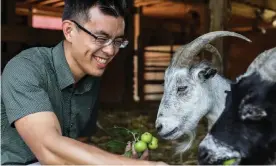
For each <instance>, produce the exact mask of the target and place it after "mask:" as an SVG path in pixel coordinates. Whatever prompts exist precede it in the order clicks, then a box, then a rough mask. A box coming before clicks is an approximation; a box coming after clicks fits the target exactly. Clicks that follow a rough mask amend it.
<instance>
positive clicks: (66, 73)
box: [52, 41, 100, 94]
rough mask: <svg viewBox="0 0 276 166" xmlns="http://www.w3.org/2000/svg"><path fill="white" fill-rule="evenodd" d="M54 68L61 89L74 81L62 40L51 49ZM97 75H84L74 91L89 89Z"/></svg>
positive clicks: (81, 91)
mask: <svg viewBox="0 0 276 166" xmlns="http://www.w3.org/2000/svg"><path fill="white" fill-rule="evenodd" d="M52 56H53V63H54V68H55V71H56V75H57V80H58V83H59V87H60V89H61V90H63V89H65V88H66V87H68V86H70V85H73V84H74V83H75V80H74V76H73V73H72V72H71V70H70V67H69V64H68V63H67V60H66V58H65V53H64V46H63V41H62V42H60V43H59V44H57V45H56V46H55V47H54V48H53V50H52ZM96 80H100V78H99V77H93V76H85V77H84V78H82V79H81V80H80V81H78V83H77V85H76V93H78V94H81V93H84V92H86V91H89V90H90V89H91V88H92V85H93V84H94V83H95V81H96Z"/></svg>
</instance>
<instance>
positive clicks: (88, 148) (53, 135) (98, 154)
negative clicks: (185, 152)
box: [15, 112, 157, 165]
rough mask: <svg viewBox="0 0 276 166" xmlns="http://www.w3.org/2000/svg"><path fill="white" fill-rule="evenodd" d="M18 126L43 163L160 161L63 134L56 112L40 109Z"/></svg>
mask: <svg viewBox="0 0 276 166" xmlns="http://www.w3.org/2000/svg"><path fill="white" fill-rule="evenodd" d="M15 127H16V129H17V131H18V132H19V134H20V135H21V137H22V138H23V139H24V141H25V142H26V144H27V145H28V146H29V147H30V149H31V150H32V152H33V153H34V154H35V156H36V157H37V159H38V160H39V162H40V163H41V164H104V165H105V164H124V165H132V164H157V163H155V162H149V161H144V160H136V159H130V158H126V157H123V156H120V155H116V154H111V153H108V152H105V151H103V150H101V149H99V148H97V147H95V146H92V145H88V144H85V143H82V142H79V141H76V140H73V139H70V138H67V137H64V136H62V135H61V128H60V124H59V122H58V119H57V117H56V115H55V114H54V113H53V112H38V113H34V114H30V115H28V116H25V117H23V118H21V119H19V120H17V121H16V122H15Z"/></svg>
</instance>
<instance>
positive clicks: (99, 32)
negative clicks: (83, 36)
mask: <svg viewBox="0 0 276 166" xmlns="http://www.w3.org/2000/svg"><path fill="white" fill-rule="evenodd" d="M95 34H97V35H103V36H105V37H108V38H110V37H111V35H109V34H108V33H106V32H105V31H102V30H100V31H96V32H95ZM115 38H116V39H117V38H124V35H119V36H116V37H115Z"/></svg>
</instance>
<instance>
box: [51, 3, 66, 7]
mask: <svg viewBox="0 0 276 166" xmlns="http://www.w3.org/2000/svg"><path fill="white" fill-rule="evenodd" d="M52 6H53V7H61V6H64V2H58V3H55V4H53V5H52Z"/></svg>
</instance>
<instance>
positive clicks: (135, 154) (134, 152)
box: [132, 142, 138, 159]
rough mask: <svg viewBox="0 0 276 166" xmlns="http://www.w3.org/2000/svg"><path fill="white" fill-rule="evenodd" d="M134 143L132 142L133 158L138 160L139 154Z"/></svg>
mask: <svg viewBox="0 0 276 166" xmlns="http://www.w3.org/2000/svg"><path fill="white" fill-rule="evenodd" d="M134 143H135V142H132V158H136V159H137V158H138V154H137V152H136V150H135V148H134Z"/></svg>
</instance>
